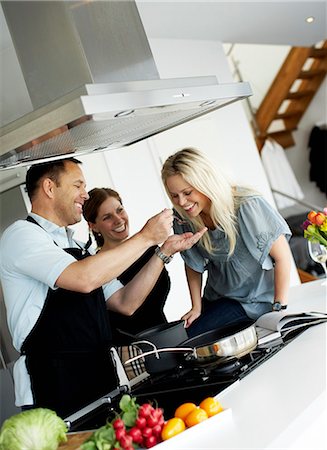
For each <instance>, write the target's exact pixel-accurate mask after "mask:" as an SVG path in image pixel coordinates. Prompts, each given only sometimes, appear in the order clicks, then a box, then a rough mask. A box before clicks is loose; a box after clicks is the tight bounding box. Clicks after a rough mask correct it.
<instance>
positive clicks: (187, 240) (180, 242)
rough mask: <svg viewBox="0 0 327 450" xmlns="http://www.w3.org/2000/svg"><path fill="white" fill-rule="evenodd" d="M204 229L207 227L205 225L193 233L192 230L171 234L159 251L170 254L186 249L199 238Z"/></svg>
mask: <svg viewBox="0 0 327 450" xmlns="http://www.w3.org/2000/svg"><path fill="white" fill-rule="evenodd" d="M206 231H207V228H206V227H205V228H203V229H202V230H200V231H198V232H197V233H194V234H193V233H192V232H187V233H183V234H172V235H171V236H169V237H168V239H167V240H166V241H165V242H164V243H163V245H162V246H161V251H162V253H164V254H165V255H167V256H170V255H173V254H174V253H177V252H182V251H184V250H188V249H189V248H191V247H193V245H194V244H196V243H197V242H198V241H199V240H200V239H201V237H202V236H203V235H204V233H205V232H206Z"/></svg>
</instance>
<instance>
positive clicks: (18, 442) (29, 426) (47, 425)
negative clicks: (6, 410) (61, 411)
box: [0, 408, 67, 450]
mask: <svg viewBox="0 0 327 450" xmlns="http://www.w3.org/2000/svg"><path fill="white" fill-rule="evenodd" d="M66 432H67V426H66V424H65V422H64V421H63V420H62V419H61V418H60V417H58V416H57V414H56V413H55V412H54V411H51V410H50V409H46V408H35V409H30V410H28V411H23V412H21V413H19V414H16V415H14V416H12V417H10V418H9V419H7V420H5V422H4V423H3V425H2V428H1V431H0V450H57V448H58V445H59V444H60V443H61V442H66V441H67V435H66Z"/></svg>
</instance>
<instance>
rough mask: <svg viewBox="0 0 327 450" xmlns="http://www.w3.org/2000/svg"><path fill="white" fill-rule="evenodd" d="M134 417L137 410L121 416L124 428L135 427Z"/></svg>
mask: <svg viewBox="0 0 327 450" xmlns="http://www.w3.org/2000/svg"><path fill="white" fill-rule="evenodd" d="M136 417H137V410H135V409H133V410H130V411H127V412H124V413H123V415H122V419H123V421H124V424H125V425H126V427H133V426H134V425H135V420H136Z"/></svg>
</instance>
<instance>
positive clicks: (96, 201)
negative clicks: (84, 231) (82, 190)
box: [83, 188, 123, 247]
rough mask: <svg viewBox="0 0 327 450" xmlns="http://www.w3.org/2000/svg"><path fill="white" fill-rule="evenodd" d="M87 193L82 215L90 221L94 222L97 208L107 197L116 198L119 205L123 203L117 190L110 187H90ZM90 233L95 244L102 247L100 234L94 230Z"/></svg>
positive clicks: (102, 242)
mask: <svg viewBox="0 0 327 450" xmlns="http://www.w3.org/2000/svg"><path fill="white" fill-rule="evenodd" d="M88 194H89V196H90V197H89V198H88V200H86V202H85V203H84V206H83V215H84V218H85V220H86V221H87V222H90V223H95V221H96V218H97V216H98V213H99V208H100V206H101V205H102V203H103V202H104V201H105V200H106V199H107V198H108V197H113V198H116V199H117V200H118V201H119V203H120V204H121V205H122V204H123V202H122V199H121V197H120V195H119V194H118V192H116V191H114V190H113V189H110V188H94V189H91V191H90V192H89V193H88ZM92 233H93V236H94V238H95V241H96V243H97V246H98V247H102V246H103V244H104V240H103V237H102V235H101V234H100V233H96V232H94V231H92Z"/></svg>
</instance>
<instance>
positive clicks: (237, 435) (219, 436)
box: [67, 280, 327, 450]
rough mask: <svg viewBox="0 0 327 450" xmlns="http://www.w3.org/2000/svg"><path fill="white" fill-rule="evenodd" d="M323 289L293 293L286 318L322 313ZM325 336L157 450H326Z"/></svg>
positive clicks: (268, 368)
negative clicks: (212, 415) (222, 408)
mask: <svg viewBox="0 0 327 450" xmlns="http://www.w3.org/2000/svg"><path fill="white" fill-rule="evenodd" d="M326 289H327V287H326V286H324V285H323V281H322V280H317V281H313V282H310V283H305V284H302V285H299V286H295V287H293V288H291V290H290V301H289V308H288V312H290V313H291V312H302V311H319V312H326V311H327V305H326V300H327V296H326V292H327V291H326ZM326 336H327V324H320V325H317V326H313V327H311V328H310V329H308V330H306V331H304V332H303V333H302V334H301V335H299V336H298V337H297V338H295V339H294V340H293V341H292V342H290V343H289V344H288V345H287V346H285V347H284V348H282V350H281V351H279V352H278V353H277V354H275V355H274V356H273V357H272V358H270V359H268V360H267V361H265V362H264V363H263V364H261V365H260V366H259V367H257V368H256V369H255V370H254V371H253V372H251V373H250V374H248V375H247V376H246V377H244V378H242V379H241V380H239V381H236V382H235V383H234V384H232V385H231V386H229V387H228V388H227V389H226V390H225V391H222V392H220V393H219V394H218V395H217V398H218V400H219V401H220V402H221V403H222V405H223V406H224V407H225V408H227V411H225V412H224V413H222V414H221V415H220V414H218V415H217V416H214V417H213V418H211V419H208V420H206V421H205V422H202V423H201V424H199V425H196V426H195V427H193V428H191V429H189V430H186V431H184V432H183V433H181V434H180V435H178V436H176V437H174V438H172V439H170V440H168V441H165V442H162V443H161V444H159V445H157V446H156V447H155V448H156V449H158V450H190V449H194V450H207V449H234V450H236V449H244V450H245V449H247V450H248V449H274V450H277V449H280V450H281V449H294V450H295V449H296V450H298V449H308V450H309V449H310V450H326V448H327V447H326V444H327V433H326V423H327V408H326V404H327V403H326V399H327V398H326V381H327V378H326V371H327V367H326V360H327V349H326ZM67 448H69V449H71V448H76V447H75V446H74V447H67Z"/></svg>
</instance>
